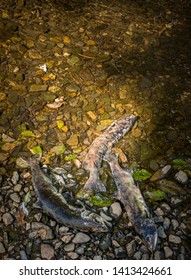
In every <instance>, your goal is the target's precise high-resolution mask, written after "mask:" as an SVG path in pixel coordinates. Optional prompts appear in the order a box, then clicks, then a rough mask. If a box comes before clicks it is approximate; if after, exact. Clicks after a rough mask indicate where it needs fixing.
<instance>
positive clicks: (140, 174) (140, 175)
mask: <svg viewBox="0 0 191 280" xmlns="http://www.w3.org/2000/svg"><path fill="white" fill-rule="evenodd" d="M150 177H151V173H150V172H148V171H147V170H145V169H141V170H138V171H134V172H133V178H134V179H135V180H137V181H142V180H147V179H148V178H150Z"/></svg>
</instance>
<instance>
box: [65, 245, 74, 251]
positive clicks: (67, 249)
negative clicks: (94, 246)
mask: <svg viewBox="0 0 191 280" xmlns="http://www.w3.org/2000/svg"><path fill="white" fill-rule="evenodd" d="M74 248H75V245H74V244H73V243H68V244H67V245H65V246H64V250H65V251H66V252H72V251H74Z"/></svg>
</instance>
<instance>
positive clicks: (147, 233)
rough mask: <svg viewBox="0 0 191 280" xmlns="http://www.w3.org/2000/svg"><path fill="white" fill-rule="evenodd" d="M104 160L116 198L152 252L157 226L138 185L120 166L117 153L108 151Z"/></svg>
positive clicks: (128, 172)
mask: <svg viewBox="0 0 191 280" xmlns="http://www.w3.org/2000/svg"><path fill="white" fill-rule="evenodd" d="M104 160H105V161H107V162H108V164H109V165H110V168H111V171H112V175H113V178H114V181H115V184H116V187H117V198H118V199H119V200H120V201H121V202H122V204H123V205H124V207H125V210H126V212H127V214H128V217H129V220H130V222H131V223H132V225H133V226H134V228H135V230H136V232H137V233H138V234H139V235H140V236H142V237H143V240H144V241H145V243H146V245H147V246H148V248H149V250H150V251H151V252H153V251H154V250H155V247H156V243H157V239H158V235H157V228H156V225H155V223H154V221H153V219H152V217H151V214H150V212H149V209H148V207H147V205H146V203H145V201H144V198H143V196H142V193H141V191H140V189H139V187H138V185H137V184H136V182H135V181H134V179H133V177H132V175H131V173H130V171H128V170H126V169H123V168H121V167H120V165H119V163H118V155H117V153H114V152H111V151H108V153H107V154H106V155H105V157H104Z"/></svg>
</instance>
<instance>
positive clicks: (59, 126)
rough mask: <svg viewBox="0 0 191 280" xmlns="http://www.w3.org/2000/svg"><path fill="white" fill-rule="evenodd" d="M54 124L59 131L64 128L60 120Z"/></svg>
mask: <svg viewBox="0 0 191 280" xmlns="http://www.w3.org/2000/svg"><path fill="white" fill-rule="evenodd" d="M56 123H57V126H58V128H59V129H61V128H62V127H63V126H64V122H63V121H62V120H58V121H57V122H56Z"/></svg>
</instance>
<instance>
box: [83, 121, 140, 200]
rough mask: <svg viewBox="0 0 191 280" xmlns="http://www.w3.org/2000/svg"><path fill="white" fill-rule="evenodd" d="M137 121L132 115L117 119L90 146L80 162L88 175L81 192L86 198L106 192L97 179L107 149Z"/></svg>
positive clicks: (98, 178)
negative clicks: (95, 193) (92, 194)
mask: <svg viewBox="0 0 191 280" xmlns="http://www.w3.org/2000/svg"><path fill="white" fill-rule="evenodd" d="M137 119H138V117H137V116H134V115H127V116H123V117H121V118H119V119H117V120H116V121H114V122H113V123H112V124H111V125H110V126H109V127H108V128H107V129H106V130H105V131H104V132H103V133H102V134H101V135H100V136H98V137H97V138H96V139H95V140H94V141H93V143H92V144H91V146H90V148H89V150H88V152H87V154H86V156H85V158H84V160H83V162H82V167H83V168H84V169H85V170H86V171H87V172H88V173H89V178H88V180H87V182H86V184H85V185H84V187H83V190H82V191H83V193H86V194H87V196H88V195H89V194H91V193H93V192H96V191H98V192H105V191H106V189H105V186H104V185H103V183H102V182H101V180H100V177H99V170H100V167H101V163H102V160H103V157H104V155H105V154H106V152H107V151H108V149H111V147H112V146H113V144H114V143H116V142H117V141H118V140H119V139H121V138H122V137H123V136H124V135H125V134H126V133H127V132H128V131H129V130H130V129H131V128H132V127H133V125H134V124H135V122H136V120H137Z"/></svg>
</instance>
